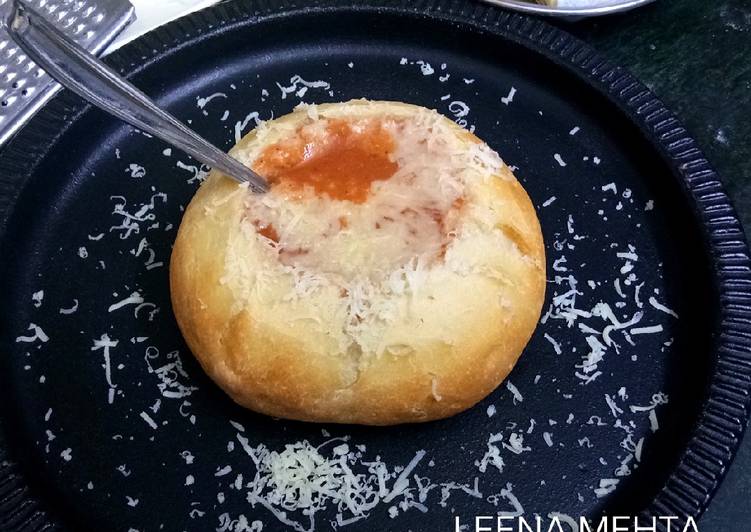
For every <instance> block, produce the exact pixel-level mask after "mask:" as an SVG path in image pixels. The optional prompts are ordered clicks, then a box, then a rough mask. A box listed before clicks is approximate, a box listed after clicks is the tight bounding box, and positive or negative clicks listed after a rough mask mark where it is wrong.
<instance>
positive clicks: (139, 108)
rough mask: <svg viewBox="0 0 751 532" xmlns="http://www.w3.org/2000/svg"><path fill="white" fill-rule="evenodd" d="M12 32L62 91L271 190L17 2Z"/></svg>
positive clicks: (242, 180) (257, 187) (261, 188)
mask: <svg viewBox="0 0 751 532" xmlns="http://www.w3.org/2000/svg"><path fill="white" fill-rule="evenodd" d="M7 27H8V33H9V34H10V35H11V37H12V38H13V40H14V41H15V42H16V43H17V44H18V46H19V47H20V48H21V49H22V50H23V51H24V52H25V53H26V54H27V55H28V56H29V58H30V59H31V60H32V61H34V62H35V63H36V64H37V65H38V66H39V67H41V68H43V69H44V70H45V71H46V72H47V73H48V74H49V75H50V76H51V77H53V78H54V79H55V80H57V82H58V83H60V84H61V85H62V86H63V87H66V88H68V89H70V90H71V91H73V92H75V93H76V94H78V95H79V96H81V97H82V98H83V99H84V100H87V101H88V102H90V103H92V104H93V105H95V106H96V107H99V108H100V109H102V110H104V111H107V112H108V113H111V114H112V115H114V116H116V117H117V118H119V119H121V120H123V121H125V122H128V123H129V124H131V125H133V126H135V127H136V128H138V129H140V130H142V131H145V132H147V133H150V134H151V135H153V136H155V137H158V138H160V139H162V140H163V141H165V142H167V143H169V144H171V145H172V146H175V147H177V148H180V149H181V150H183V151H184V152H186V153H188V154H189V155H191V156H192V157H194V158H195V159H196V160H198V161H201V162H202V163H204V164H207V165H209V166H211V167H213V168H215V169H217V170H220V171H222V172H223V173H225V174H226V175H227V176H229V177H231V178H233V179H235V180H236V181H238V182H240V183H245V182H247V183H248V184H249V186H250V188H251V189H252V190H253V191H254V192H265V191H266V190H268V183H267V182H266V180H265V179H264V178H263V177H261V176H259V175H258V174H257V173H255V172H253V171H252V170H251V169H250V168H248V167H246V166H245V165H243V164H242V163H240V162H239V161H237V160H236V159H233V158H232V157H230V156H229V155H227V154H226V153H224V152H223V151H222V150H220V149H219V148H217V147H216V146H214V145H213V144H211V143H209V142H208V141H206V140H205V139H203V138H202V137H200V136H199V135H198V134H196V133H195V132H194V131H193V130H191V129H190V128H188V127H187V126H186V125H185V124H183V123H182V122H180V121H179V120H177V119H176V118H175V117H174V116H172V115H171V114H169V113H167V112H165V111H163V110H162V109H160V108H159V107H157V105H156V104H155V103H154V102H153V101H152V100H151V99H149V97H148V96H146V95H145V94H144V93H142V92H141V91H140V90H138V89H137V88H136V87H134V86H133V85H131V84H130V83H128V82H127V81H126V80H125V79H123V78H122V77H120V76H119V75H118V74H117V73H116V72H115V71H114V70H112V69H111V68H110V67H108V66H107V65H105V64H104V63H102V62H101V61H99V60H98V59H97V58H96V57H94V56H93V55H91V54H89V53H88V52H87V51H86V50H84V49H83V48H81V47H80V46H79V45H78V44H76V43H75V42H73V41H72V40H70V39H68V37H66V36H65V35H64V34H63V33H62V32H60V31H59V30H58V29H57V28H55V26H54V25H52V24H51V23H49V22H48V21H47V20H46V19H45V18H44V17H42V16H41V15H40V14H39V13H37V12H36V11H34V9H33V8H31V7H30V6H29V5H28V4H26V3H25V2H22V1H21V0H13V6H12V8H11V10H10V16H9V18H8V20H7Z"/></svg>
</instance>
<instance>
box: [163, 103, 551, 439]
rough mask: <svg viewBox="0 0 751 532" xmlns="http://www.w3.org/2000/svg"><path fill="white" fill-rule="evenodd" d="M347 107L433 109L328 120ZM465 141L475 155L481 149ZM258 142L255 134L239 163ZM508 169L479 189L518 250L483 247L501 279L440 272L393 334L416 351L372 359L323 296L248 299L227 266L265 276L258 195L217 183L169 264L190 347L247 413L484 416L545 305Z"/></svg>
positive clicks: (537, 244) (530, 218) (523, 207)
mask: <svg viewBox="0 0 751 532" xmlns="http://www.w3.org/2000/svg"><path fill="white" fill-rule="evenodd" d="M337 105H338V106H339V107H337ZM345 106H348V107H345ZM342 109H345V110H346V112H347V113H353V114H357V113H358V112H369V113H383V114H388V113H394V112H397V113H401V114H405V113H406V114H408V113H410V112H415V109H420V108H417V107H415V106H408V105H407V104H398V103H393V102H362V101H358V102H348V103H346V104H335V105H333V106H320V107H319V112H324V111H329V112H332V113H333V112H343V111H341V110H342ZM301 113H302V114H304V113H305V111H297V112H296V113H293V114H291V115H287V116H285V117H282V118H280V119H278V120H277V121H274V122H273V123H270V124H269V125H268V126H267V127H268V129H270V130H271V131H272V133H270V134H269V133H268V131H267V133H266V134H267V137H268V138H269V139H273V138H274V135H273V130H274V127H275V125H277V124H278V123H285V122H286V123H295V121H296V120H301V117H300V114H301ZM456 131H457V133H458V135H457V138H458V139H460V140H461V142H463V143H464V144H465V145H466V146H469V145H471V144H474V143H479V142H481V141H480V140H479V139H477V137H475V136H474V135H472V134H471V133H468V132H466V131H464V130H462V129H459V128H456ZM266 142H268V141H266ZM254 143H257V137H256V132H253V133H251V134H249V135H248V136H246V138H245V139H243V140H242V141H241V142H240V143H239V144H238V147H236V148H235V153H239V152H242V150H245V149H247V148H248V146H252V145H253V144H254ZM502 173H503V175H502V176H499V177H493V178H491V179H488V180H486V182H485V185H482V186H478V188H477V194H479V195H480V196H479V197H480V200H478V201H483V202H487V203H489V204H491V205H498V206H499V208H498V211H499V213H498V215H497V216H498V221H497V223H496V225H495V229H498V230H500V232H501V233H502V234H503V235H505V237H506V238H507V239H508V242H510V243H512V244H509V245H512V248H511V250H510V251H508V252H507V253H506V254H505V255H504V254H503V253H500V252H496V251H495V250H480V251H481V252H482V253H486V252H487V253H491V254H492V253H496V255H493V256H497V257H498V258H497V259H494V260H495V262H496V266H497V270H498V271H497V272H496V274H495V276H494V277H490V276H486V275H465V276H460V275H456V274H454V273H452V272H445V273H441V275H442V276H443V277H440V278H439V279H438V280H436V281H435V282H432V281H431V283H432V284H431V283H429V284H428V286H427V287H426V288H424V289H423V291H422V292H421V293H422V295H421V296H420V297H415V298H414V299H413V300H412V301H411V302H410V305H411V307H410V309H411V310H410V312H409V313H407V314H405V315H402V316H400V317H399V320H398V321H397V323H395V324H393V326H392V327H391V329H389V334H390V335H391V336H390V337H393V338H397V339H398V338H405V339H408V340H405V342H407V341H408V342H409V344H408V345H406V347H405V348H404V349H405V352H400V353H398V354H394V353H392V352H391V351H388V350H387V351H386V352H384V353H383V354H381V355H379V356H367V357H366V356H365V355H362V354H361V353H358V351H357V348H350V349H349V350H348V351H347V352H346V353H342V352H340V347H339V344H338V343H337V338H336V334H334V333H332V330H333V329H335V327H334V326H333V325H331V324H330V323H328V321H332V322H333V321H334V320H335V318H334V314H335V312H334V311H333V310H332V311H331V313H330V314H329V313H327V312H325V311H324V312H322V309H327V308H329V307H326V305H327V304H328V303H327V301H328V300H327V299H326V298H325V297H324V296H321V297H320V298H319V299H315V300H314V301H313V300H310V301H308V300H307V299H305V300H301V301H297V302H292V303H277V300H281V296H280V294H282V293H283V292H282V291H280V290H282V289H281V288H280V289H279V290H277V288H276V285H275V284H274V283H275V282H276V281H274V280H272V281H271V282H270V284H269V285H268V286H267V287H265V290H266V295H265V296H264V297H265V299H263V298H260V296H256V295H252V296H251V295H248V294H250V293H251V292H249V291H248V289H247V287H246V286H245V285H246V284H247V282H248V281H247V279H244V278H243V275H242V274H241V273H238V271H236V270H233V269H229V268H228V266H227V264H228V261H229V260H230V259H229V254H230V253H232V254H235V255H237V256H240V257H245V259H243V260H246V261H247V264H245V265H244V267H246V268H249V270H242V271H252V270H253V268H254V267H255V268H258V267H260V266H258V265H255V266H254V263H253V261H254V256H255V255H254V253H255V251H254V248H253V245H252V242H251V241H250V240H249V239H248V238H247V237H244V236H243V235H242V230H241V225H242V224H241V220H242V214H243V209H244V198H245V196H246V194H247V191H246V190H245V189H242V188H238V186H237V185H236V184H234V183H233V182H231V181H230V180H229V179H227V178H225V177H223V176H221V175H219V174H217V173H212V174H211V176H210V177H209V178H208V179H207V180H206V182H205V183H204V184H203V185H202V186H201V188H200V189H199V191H198V192H197V193H196V195H195V197H194V198H193V200H192V201H191V203H190V205H189V207H188V209H187V210H186V212H185V215H184V218H183V221H182V224H181V226H180V230H179V232H178V237H177V241H176V243H175V246H174V250H173V254H172V260H171V264H170V285H171V294H172V303H173V308H174V312H175V316H176V317H177V321H178V324H179V326H180V329H181V331H182V332H183V335H184V336H185V339H186V341H187V343H188V346H189V347H190V349H191V351H192V352H193V353H194V355H195V356H196V358H197V359H198V360H199V362H200V363H201V365H202V366H203V368H204V370H205V371H206V372H207V373H208V375H209V376H210V377H211V378H212V379H213V380H214V381H216V382H217V383H218V384H219V385H220V386H221V387H222V388H223V389H224V390H225V391H226V392H227V393H228V394H229V395H230V396H231V397H232V398H233V399H234V400H235V401H236V402H237V403H239V404H241V405H243V406H245V407H247V408H250V409H253V410H255V411H258V412H262V413H266V414H269V415H272V416H276V417H283V418H291V419H299V420H305V421H317V422H335V423H360V424H369V425H389V424H397V423H404V422H420V421H428V420H432V419H439V418H444V417H448V416H451V415H453V414H456V413H457V412H460V411H462V410H465V409H467V408H469V407H471V406H472V405H474V404H475V403H477V402H478V401H480V400H481V399H482V398H484V397H485V396H486V395H487V394H489V393H490V392H491V391H492V390H493V389H495V388H496V387H497V386H498V385H499V384H500V383H501V382H502V381H503V380H504V379H505V378H506V376H507V375H508V373H509V372H510V371H511V369H512V368H513V366H514V364H515V363H516V361H517V359H518V357H519V355H520V354H521V352H522V350H523V349H524V346H525V345H526V343H527V342H528V340H529V338H530V336H531V334H532V332H533V330H534V328H535V326H536V324H537V320H538V319H539V315H540V310H541V307H542V302H543V298H544V290H545V267H544V265H545V257H544V247H543V240H542V234H541V231H540V226H539V221H538V219H537V215H536V212H535V209H534V207H533V205H532V203H531V201H530V200H529V197H528V196H527V194H526V192H525V191H524V189H523V188H522V186H521V185H520V184H519V183H518V182H517V181H516V179H515V178H514V177H513V175H512V174H511V172H510V170H508V168H506V167H504V168H503V169H502ZM244 283H245V284H244ZM279 283H282V281H281V280H280V281H279ZM282 284H283V283H282ZM253 294H255V292H253ZM499 300H500V301H501V303H500V304H499ZM270 301H271V303H269V302H270ZM314 304H315V305H318V307H315V308H314V309H313V312H317V313H319V314H320V318H321V320H323V322H324V323H323V324H321V323H317V322H313V321H309V320H306V319H302V318H301V319H297V318H293V317H294V316H297V315H298V314H299V315H300V316H303V315H309V314H310V311H311V309H309V308H308V309H307V311H308V313H307V314H305V312H304V311H305V310H306V305H314ZM331 309H333V307H331ZM290 316H293V317H290ZM319 321H320V320H319ZM327 327H328V328H327ZM392 333H393V334H392ZM397 343H398V342H397ZM364 361H365V362H364Z"/></svg>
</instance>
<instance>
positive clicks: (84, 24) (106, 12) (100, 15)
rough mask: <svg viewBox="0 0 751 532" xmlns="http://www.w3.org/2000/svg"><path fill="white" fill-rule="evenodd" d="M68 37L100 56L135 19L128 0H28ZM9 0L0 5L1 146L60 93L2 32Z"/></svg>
mask: <svg viewBox="0 0 751 532" xmlns="http://www.w3.org/2000/svg"><path fill="white" fill-rule="evenodd" d="M27 1H28V2H29V4H30V5H32V6H33V7H35V8H36V9H37V10H38V11H39V12H40V13H42V14H43V15H45V16H46V17H47V18H48V19H49V20H50V21H51V22H54V23H55V24H56V25H57V26H58V27H59V28H61V29H62V30H63V31H64V32H65V33H66V34H67V35H69V36H71V37H73V38H74V39H75V40H76V42H78V43H79V44H81V45H82V46H84V47H85V48H86V49H87V50H89V51H90V52H92V53H94V54H97V55H98V54H99V53H101V52H102V51H104V49H105V48H106V47H107V45H108V44H109V43H110V42H111V41H112V40H113V39H114V38H115V37H116V36H117V34H118V33H120V32H121V31H122V30H123V29H124V28H125V27H126V26H127V25H128V24H129V23H130V22H132V21H133V19H134V9H133V6H132V5H131V4H130V2H129V1H128V0H27ZM8 2H9V0H0V17H2V21H3V23H2V27H0V145H2V144H4V143H5V142H6V141H7V140H8V139H9V138H10V137H12V136H13V134H14V133H15V132H16V131H18V130H19V129H20V128H21V127H22V126H23V125H24V124H25V123H26V122H27V121H28V120H29V118H31V117H32V115H33V114H34V113H35V112H36V111H37V110H39V108H40V107H42V105H44V104H45V103H46V102H47V101H48V100H49V99H50V98H52V96H54V94H55V93H56V92H57V91H59V90H60V85H58V84H57V83H56V82H55V81H54V80H52V79H51V78H50V77H49V76H48V75H47V74H45V73H44V71H43V70H42V69H40V68H38V67H37V66H36V65H35V64H34V63H33V62H32V61H31V60H30V59H29V58H27V57H26V55H25V54H24V53H23V52H22V51H21V50H20V49H19V48H18V47H17V46H16V44H15V43H14V42H13V41H12V40H11V38H10V36H9V35H8V33H7V31H6V30H5V22H4V21H5V19H6V17H7V15H8V7H9V6H8Z"/></svg>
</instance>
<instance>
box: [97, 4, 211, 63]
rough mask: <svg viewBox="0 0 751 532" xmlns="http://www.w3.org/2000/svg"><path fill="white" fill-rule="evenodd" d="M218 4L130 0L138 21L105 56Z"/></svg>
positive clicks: (117, 40) (119, 38)
mask: <svg viewBox="0 0 751 532" xmlns="http://www.w3.org/2000/svg"><path fill="white" fill-rule="evenodd" d="M217 2H218V0H130V3H131V4H133V6H134V7H135V8H136V21H135V22H133V24H131V25H130V26H128V28H127V29H126V30H125V31H124V32H123V33H121V34H120V35H118V37H117V38H116V39H115V41H114V42H113V43H112V44H111V45H110V47H109V48H107V51H106V52H105V54H108V53H110V52H112V51H114V50H117V49H118V48H120V47H121V46H123V45H124V44H126V43H129V42H130V41H132V40H133V39H135V38H136V37H140V36H141V35H143V34H144V33H146V32H149V31H151V30H153V29H154V28H157V27H159V26H161V25H163V24H165V23H167V22H169V21H171V20H174V19H176V18H179V17H181V16H183V15H187V14H188V13H192V12H193V11H197V10H199V9H203V8H204V7H208V6H210V5H213V4H216V3H217Z"/></svg>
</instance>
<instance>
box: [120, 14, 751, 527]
mask: <svg viewBox="0 0 751 532" xmlns="http://www.w3.org/2000/svg"><path fill="white" fill-rule="evenodd" d="M131 1H132V3H133V4H134V5H135V7H136V12H137V14H138V16H139V20H138V21H137V22H136V23H135V24H134V25H133V26H132V27H131V28H129V29H128V30H127V32H126V33H125V34H123V35H122V36H120V38H118V39H117V41H116V42H115V43H114V44H113V47H112V48H116V47H118V46H120V45H122V44H123V43H125V42H127V41H128V40H130V39H132V38H134V37H135V36H137V35H139V34H141V33H143V32H145V31H148V30H149V29H151V28H153V27H156V26H157V25H159V24H160V23H162V22H164V21H166V20H169V19H171V18H174V17H177V16H180V15H181V14H185V13H188V12H190V11H192V10H195V9H199V8H201V7H204V6H206V5H210V4H212V3H214V2H215V1H216V0H160V1H159V2H154V0H131ZM551 21H552V22H554V23H555V24H557V25H558V26H560V27H562V28H563V29H565V30H567V31H569V32H571V33H573V34H575V35H577V36H578V37H580V38H581V39H583V40H585V41H587V42H588V43H590V44H591V45H593V46H594V47H595V48H597V49H598V50H600V51H601V52H603V53H604V54H606V55H607V56H609V58H610V59H612V60H613V61H614V62H615V63H617V64H620V65H622V66H624V67H626V68H628V69H630V70H631V71H632V72H633V73H634V74H635V75H636V76H637V77H638V78H640V79H641V80H642V81H643V82H644V83H646V84H647V86H649V87H650V88H651V89H652V90H653V91H654V92H655V93H656V94H657V95H658V96H659V97H660V98H662V100H663V101H664V102H665V103H666V104H667V106H668V107H669V108H671V109H672V110H673V111H675V112H676V113H677V114H678V116H679V117H680V118H681V119H682V121H683V122H684V124H685V125H686V127H688V129H689V130H690V131H691V133H692V134H693V135H694V136H695V137H696V138H697V139H698V141H699V144H700V146H701V148H702V149H703V150H704V152H705V154H706V155H707V157H708V158H709V160H710V161H711V163H712V164H713V165H714V167H715V168H716V169H717V171H718V172H719V174H720V176H721V178H722V180H723V181H724V183H725V186H726V187H727V190H728V192H729V194H730V197H731V198H732V200H733V202H734V203H735V206H736V208H737V210H738V212H739V215H740V217H741V220H742V221H743V223H744V226H745V227H746V228H747V232H749V228H751V142H749V139H750V138H751V120H750V119H749V117H751V3H749V2H748V1H747V0H719V1H714V2H707V1H706V0H658V1H657V2H655V3H653V4H651V5H648V6H646V7H643V8H640V9H638V10H635V11H632V12H629V13H625V14H621V15H613V16H609V17H604V18H598V19H588V20H583V21H579V22H562V21H555V20H552V19H551ZM749 500H751V437H747V438H746V440H745V442H744V444H743V445H742V446H741V450H740V452H739V454H738V456H737V457H736V459H735V462H734V463H733V465H732V466H731V468H730V470H729V472H728V475H727V477H726V479H725V481H724V482H723V484H722V486H721V487H720V490H719V492H718V494H717V496H716V497H715V499H714V500H713V501H712V503H711V505H710V507H709V510H708V511H707V512H706V514H705V515H704V517H703V518H702V520H701V521H700V528H701V531H702V532H720V531H722V532H741V531H745V530H747V529H748V528H749V525H748V524H747V523H749V522H751V504H749V502H748V501H749Z"/></svg>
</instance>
